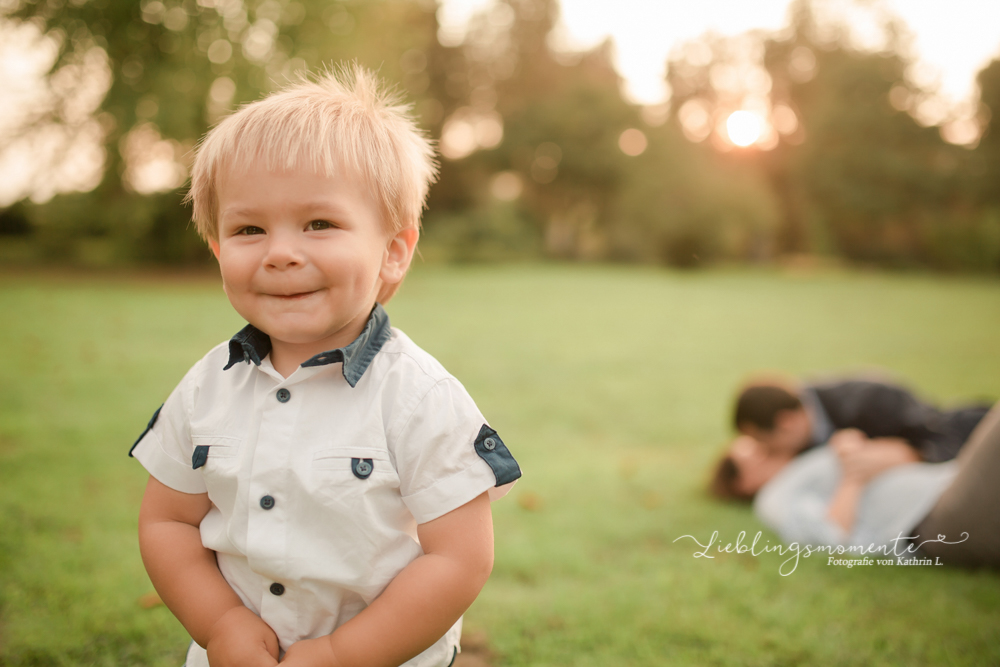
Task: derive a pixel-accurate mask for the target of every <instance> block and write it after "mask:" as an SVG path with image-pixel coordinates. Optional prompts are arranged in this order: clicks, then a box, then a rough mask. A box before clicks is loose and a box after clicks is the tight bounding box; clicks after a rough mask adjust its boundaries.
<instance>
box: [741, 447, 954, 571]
mask: <svg viewBox="0 0 1000 667" xmlns="http://www.w3.org/2000/svg"><path fill="white" fill-rule="evenodd" d="M957 472H958V469H957V468H956V464H955V462H954V461H949V462H947V463H907V464H904V465H900V466H896V467H894V468H891V469H890V470H887V471H885V472H884V473H882V474H881V475H878V476H877V477H875V478H874V479H872V480H871V481H870V482H869V483H868V484H867V485H866V486H865V489H864V492H863V493H862V495H861V498H860V500H859V503H858V509H857V514H856V518H855V521H854V526H853V527H852V529H851V530H850V532H848V531H845V530H844V529H843V528H841V527H840V525H839V524H837V523H835V522H833V521H831V520H830V519H829V518H828V516H827V515H828V513H829V509H830V502H831V501H832V500H833V495H834V492H835V491H836V489H837V485H838V483H839V482H840V476H841V471H840V461H839V460H838V459H837V455H836V453H834V451H833V450H832V449H831V448H830V447H829V446H821V447H816V448H815V449H812V450H810V451H807V452H805V453H804V454H801V455H799V456H797V457H796V458H795V459H794V460H792V461H791V463H789V464H788V465H787V466H785V467H784V468H783V469H782V470H781V472H779V473H778V474H777V475H775V476H774V477H773V478H772V479H771V481H769V482H768V483H767V484H766V485H764V488H763V489H761V490H760V492H759V493H758V494H757V498H756V499H755V500H754V503H753V509H754V513H755V514H756V515H757V517H758V518H759V519H760V520H761V521H762V522H764V523H765V524H766V525H767V526H768V527H769V528H771V529H772V530H773V531H774V532H776V533H778V535H779V536H780V537H781V539H782V541H784V542H786V543H792V542H798V543H799V544H802V545H805V544H810V545H814V546H819V545H823V546H844V547H850V546H854V547H864V548H867V547H869V546H872V547H873V548H876V549H877V548H879V547H883V548H885V549H886V551H883V552H881V553H885V554H887V555H888V554H892V553H893V547H894V546H896V543H895V542H893V540H895V539H896V538H897V537H899V536H902V537H904V538H905V537H909V536H912V535H913V532H912V531H913V528H914V527H916V525H917V524H919V523H920V521H921V520H922V519H923V518H924V517H925V516H927V513H928V512H930V510H931V509H932V508H933V507H934V504H935V503H937V500H938V498H939V497H940V496H941V494H942V493H944V490H945V489H946V488H948V485H949V484H950V483H951V481H952V479H954V477H955V474H956V473H957ZM905 548H906V543H905V542H903V541H902V540H899V546H898V548H897V550H896V553H897V554H901V553H902V552H903V550H904V549H905ZM910 555H912V554H910Z"/></svg>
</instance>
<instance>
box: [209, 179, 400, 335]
mask: <svg viewBox="0 0 1000 667" xmlns="http://www.w3.org/2000/svg"><path fill="white" fill-rule="evenodd" d="M218 202H219V238H218V241H217V242H215V243H212V244H211V245H212V249H213V251H214V252H215V254H216V257H218V260H219V266H220V268H221V272H222V279H223V283H224V285H225V290H226V294H227V295H228V296H229V300H230V301H231V302H232V304H233V307H234V308H236V310H237V312H239V314H240V315H242V316H243V317H244V318H245V319H246V320H247V321H248V322H250V323H251V324H253V325H254V326H255V327H257V328H258V329H260V330H262V331H264V332H265V333H267V334H268V335H269V336H270V337H271V343H272V345H281V344H290V345H296V346H304V348H311V349H313V350H314V353H315V352H320V351H323V350H328V349H334V348H337V347H342V346H344V345H347V344H348V343H350V342H351V341H352V340H353V339H354V338H355V337H356V336H357V335H358V334H359V333H360V331H361V329H362V328H363V327H364V324H365V322H366V321H367V318H368V314H369V312H370V311H371V308H372V306H373V305H374V303H375V298H376V295H377V294H378V290H379V288H380V286H381V285H382V283H383V281H385V282H390V283H392V282H398V281H399V280H401V279H402V277H403V275H404V274H405V271H406V268H407V266H408V265H409V259H410V257H411V256H412V251H413V247H412V246H413V245H414V244H415V243H416V237H415V234H416V230H411V232H412V234H414V236H413V238H412V243H409V245H408V247H406V246H407V243H406V242H405V241H404V242H402V243H401V242H400V240H399V236H400V235H399V234H397V235H393V234H390V233H387V232H385V231H384V225H383V223H382V219H381V215H380V214H379V211H378V208H377V207H376V206H375V204H374V203H373V202H372V201H371V200H370V199H369V197H368V196H367V194H366V190H365V188H363V187H362V186H360V184H359V183H358V179H356V178H354V177H353V176H352V175H350V174H347V173H346V170H341V173H340V174H338V175H337V176H336V177H328V176H325V175H322V174H317V173H315V172H313V171H312V170H308V169H293V170H288V171H283V172H271V171H268V170H266V169H265V168H264V167H263V166H259V165H258V166H254V167H251V168H250V170H249V171H247V172H246V173H243V172H239V173H236V174H232V175H223V177H222V178H220V182H219V183H218ZM405 231H406V230H404V232H405ZM402 233H403V232H401V233H400V234H402ZM403 255H405V256H403Z"/></svg>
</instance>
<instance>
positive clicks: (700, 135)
mask: <svg viewBox="0 0 1000 667" xmlns="http://www.w3.org/2000/svg"><path fill="white" fill-rule="evenodd" d="M869 4H870V3H869ZM816 6H817V2H816V1H815V0H814V1H809V0H797V2H795V3H793V5H792V8H791V14H790V25H789V27H788V29H786V30H783V31H781V32H780V33H775V34H761V33H756V34H751V35H743V36H738V37H731V38H724V37H718V36H711V35H708V36H705V37H704V38H702V39H700V40H697V41H695V42H692V43H690V44H687V45H684V46H683V47H682V48H678V49H675V51H674V52H673V55H672V56H671V58H670V61H669V63H668V68H667V71H668V74H667V83H668V84H669V87H670V89H671V91H672V96H671V100H670V106H669V109H667V108H643V107H640V106H637V105H635V104H631V103H629V102H628V101H627V100H625V99H624V98H623V96H622V93H621V90H622V81H621V79H620V77H619V76H618V74H617V73H616V72H615V69H614V67H613V65H612V49H613V45H612V44H610V43H605V44H602V45H600V46H598V47H596V48H593V49H591V50H589V51H585V52H579V53H561V52H556V51H553V50H552V49H551V48H550V47H549V41H548V37H549V34H550V32H551V31H552V29H553V27H554V25H555V22H556V20H557V17H558V4H557V2H556V0H497V1H496V2H495V3H494V4H493V5H492V6H491V7H489V8H487V9H486V10H484V11H483V12H482V13H481V14H480V15H478V16H477V17H476V18H474V19H473V21H472V23H471V24H470V27H469V31H468V34H467V35H466V37H465V39H464V41H461V42H460V43H453V42H452V41H451V40H448V39H440V38H439V30H440V26H439V24H438V20H437V5H436V3H435V2H433V1H432V0H370V1H367V2H360V1H357V0H334V1H331V0H322V1H321V0H260V1H258V2H254V1H253V0H142V1H141V2H138V3H136V2H133V1H131V0H44V1H37V0H32V1H28V0H22V1H21V2H19V3H16V2H15V3H7V4H0V12H4V14H0V21H2V22H3V24H5V25H6V26H8V27H11V26H22V27H24V26H27V27H30V28H31V29H32V30H34V31H36V32H37V34H38V35H44V36H46V37H45V39H47V40H48V41H47V42H46V44H48V45H50V48H51V49H52V51H53V53H54V55H53V57H52V67H51V70H50V72H49V73H48V75H47V76H46V78H45V83H46V86H47V88H46V90H47V97H45V100H46V101H45V102H44V103H38V104H36V107H34V108H32V109H31V110H30V113H24V114H23V116H24V117H23V118H22V119H21V121H20V124H19V125H18V126H17V128H16V129H15V130H12V131H8V132H7V133H6V134H4V133H2V132H0V153H2V152H3V151H7V150H15V149H20V150H28V151H29V152H30V151H32V150H34V151H35V153H34V154H35V155H37V160H38V161H39V164H40V165H41V167H40V168H39V173H40V174H42V177H43V178H45V175H46V174H55V173H58V172H59V169H60V168H61V169H63V171H65V169H66V168H65V166H63V167H60V166H59V161H60V160H62V161H63V163H65V161H66V159H67V158H66V155H67V151H68V150H69V149H64V150H62V151H60V150H49V151H48V152H46V151H43V150H41V148H38V149H37V150H35V149H34V148H33V147H34V146H36V145H37V146H46V145H49V146H51V145H53V144H52V140H51V137H52V136H53V129H52V128H61V132H62V134H61V135H59V136H61V137H63V138H64V143H65V144H66V145H67V146H68V145H69V144H70V143H71V142H72V140H74V139H75V138H78V137H84V138H86V136H91V137H97V139H93V140H92V143H94V144H95V145H96V146H98V148H99V149H100V150H101V152H102V155H103V169H102V170H99V171H98V172H97V173H95V175H94V176H93V180H94V183H91V184H89V185H87V186H86V187H89V188H90V189H88V190H87V191H85V192H66V193H61V194H58V195H56V196H54V197H51V198H48V199H46V198H45V197H42V199H44V201H42V202H41V203H37V202H35V201H32V200H31V199H29V198H27V196H28V195H29V194H31V192H29V191H26V192H25V193H24V197H25V198H23V199H21V200H20V201H17V202H16V203H12V204H11V205H9V206H8V207H7V208H5V209H3V210H2V211H0V257H2V258H3V260H4V261H6V262H12V261H21V262H53V261H57V262H70V263H84V264H86V263H91V264H108V263H132V264H135V263H149V262H156V263H165V264H199V263H205V262H208V261H209V260H210V255H209V254H208V253H207V251H206V250H205V248H204V246H203V244H202V243H201V242H200V241H199V240H198V239H197V237H196V235H195V233H194V231H193V228H192V226H191V225H190V224H189V219H190V210H189V209H188V208H186V207H184V206H183V205H182V204H181V199H182V197H183V192H184V178H185V172H184V168H185V161H186V160H188V159H189V156H190V150H191V148H192V147H193V146H194V145H195V142H196V141H197V140H198V138H199V137H200V136H201V135H202V134H203V133H204V132H205V131H206V130H207V129H208V128H209V127H210V126H211V124H212V123H214V122H215V121H217V120H218V119H219V118H220V117H221V116H222V115H224V114H225V113H227V112H228V111H229V110H231V109H233V108H235V107H236V106H238V105H239V104H241V103H244V102H247V101H251V100H254V99H258V98H259V97H260V96H261V95H263V94H264V93H266V92H267V91H269V90H272V89H274V88H276V87H278V86H280V85H282V84H283V83H285V82H286V81H288V80H290V79H293V78H294V77H296V76H298V75H299V74H300V73H301V72H302V71H307V70H309V71H316V70H318V69H321V68H323V67H324V66H329V64H331V63H336V62H342V61H346V60H354V61H357V62H359V63H361V64H362V65H365V66H368V67H370V68H373V69H376V70H378V71H379V73H380V74H381V75H382V76H383V77H384V78H385V79H387V80H388V81H390V82H398V84H399V86H400V89H401V91H402V92H403V93H404V95H405V96H406V98H407V99H408V100H410V101H411V102H412V103H413V105H414V109H415V112H416V114H417V115H418V117H419V119H420V121H421V124H422V125H423V126H424V127H425V128H426V129H427V130H428V132H429V134H430V135H431V136H432V137H434V138H435V139H437V140H438V141H439V145H440V148H441V152H442V153H443V156H444V157H443V159H442V170H441V178H440V181H439V182H438V183H437V184H436V185H435V186H434V187H433V188H432V190H431V194H430V200H429V202H428V211H427V214H426V216H425V219H424V241H423V242H422V243H423V254H424V256H425V257H427V258H428V259H432V260H433V259H441V260H446V261H501V260H508V259H523V258H534V257H554V258H562V259H570V260H603V261H622V262H652V263H657V262H658V263H666V264H670V265H675V266H697V265H700V264H705V263H713V262H767V261H772V260H775V259H777V258H781V257H784V256H789V255H819V256H829V257H836V258H843V259H845V260H848V261H853V262H861V263H865V264H877V265H883V266H892V267H931V268H938V269H948V270H954V269H957V270H972V271H990V272H995V271H997V270H1000V188H998V186H997V174H998V173H1000V171H998V168H1000V131H998V129H997V123H998V122H1000V60H998V61H994V62H992V63H991V64H989V65H988V66H987V67H986V68H984V69H983V70H982V71H981V72H980V73H979V75H978V78H977V83H978V85H979V89H980V103H979V104H980V106H979V109H978V111H977V114H976V115H975V118H974V119H973V120H972V121H970V122H974V123H976V124H977V125H978V126H977V127H976V130H977V134H978V135H979V139H978V142H976V143H975V145H974V146H971V147H970V146H958V145H954V144H952V143H949V142H947V141H945V140H944V139H943V138H942V136H941V132H940V131H939V128H938V127H935V126H933V125H927V124H926V123H921V122H918V120H917V117H919V114H917V113H915V109H916V108H917V106H918V105H920V104H923V103H925V101H926V99H928V96H929V95H930V92H929V91H925V90H922V89H921V88H920V87H919V86H917V85H916V84H914V83H913V82H912V81H911V80H910V78H908V76H907V71H908V67H909V66H910V64H911V63H910V61H909V59H908V57H907V56H906V55H905V48H904V46H905V34H904V32H903V31H902V30H901V29H900V28H899V26H898V25H897V24H895V23H892V21H891V20H887V22H886V24H885V25H884V26H883V27H884V30H885V36H886V39H885V43H884V44H883V45H881V46H880V47H879V48H870V47H867V48H861V47H859V46H857V45H855V44H854V43H853V42H852V39H851V35H850V31H849V29H848V26H843V25H840V26H838V25H831V24H830V23H829V22H826V23H824V21H823V20H822V18H821V15H820V13H819V12H817V11H816ZM7 34H9V33H7ZM95 91H96V92H95ZM104 91H106V92H104ZM748 100H750V103H751V104H757V105H759V107H760V109H761V114H762V115H763V116H765V117H767V118H768V119H769V125H768V127H767V129H766V131H767V132H768V133H769V134H768V136H767V137H765V140H763V141H758V142H757V143H756V144H754V145H751V146H749V147H747V148H740V147H738V146H734V145H732V142H727V141H726V138H725V132H724V124H725V121H726V117H727V115H728V114H729V113H730V112H731V111H734V110H736V109H738V108H740V106H741V105H742V106H746V105H747V103H748V102H747V101H748ZM88 104H89V105H90V106H89V107H88V106H87V105H88ZM81 110H82V111H81ZM991 112H992V113H991ZM88 132H89V133H90V135H87V133H88ZM47 137H48V139H46V138H47ZM46 140H48V141H49V143H48V144H46V143H45V141H46ZM973 140H975V137H973ZM32 142H35V143H32ZM25 147H27V148H25ZM46 160H48V161H49V162H51V164H49V163H48V162H46ZM36 166H37V165H36ZM48 185H49V187H50V189H51V187H54V186H52V185H51V184H48ZM43 190H44V188H43ZM36 199H38V197H37V196H36Z"/></svg>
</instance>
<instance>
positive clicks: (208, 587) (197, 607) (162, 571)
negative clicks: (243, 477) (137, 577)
mask: <svg viewBox="0 0 1000 667" xmlns="http://www.w3.org/2000/svg"><path fill="white" fill-rule="evenodd" d="M210 508H211V502H210V501H209V499H208V494H207V493H199V494H188V493H181V492H180V491H175V490H174V489H171V488H170V487H168V486H165V485H164V484H162V483H160V482H159V481H157V480H156V478H154V477H150V478H149V482H148V483H147V484H146V493H145V495H144V496H143V498H142V509H141V510H140V511H139V550H140V551H141V553H142V562H143V564H144V565H145V566H146V572H148V573H149V578H150V580H152V582H153V586H154V587H155V588H156V591H157V593H159V594H160V597H161V598H162V599H163V602H164V603H165V604H166V605H167V607H168V608H169V609H170V611H171V612H173V614H174V616H176V617H177V619H178V620H179V621H180V622H181V624H182V625H183V626H184V627H185V629H187V631H188V633H189V634H190V635H191V637H192V638H193V639H194V640H195V641H196V642H197V643H198V644H199V645H200V646H203V647H205V648H206V649H208V652H209V660H210V661H211V663H212V666H213V667H218V666H223V667H224V666H226V665H239V666H246V667H258V666H260V667H268V666H273V665H276V664H277V661H278V638H277V637H276V636H275V634H274V632H273V631H272V630H271V628H270V627H269V626H268V625H267V624H266V623H265V622H264V621H262V620H261V619H260V618H259V617H258V616H257V615H256V614H254V613H253V612H252V611H250V610H249V609H247V608H246V607H245V606H243V602H242V601H241V600H240V598H239V596H237V595H236V593H235V591H233V589H232V588H231V587H230V586H229V584H228V583H227V582H226V580H225V578H223V576H222V573H221V572H219V566H218V564H217V563H216V561H215V552H214V551H212V550H211V549H206V548H205V547H203V546H202V544H201V534H200V533H199V531H198V525H199V524H200V523H201V520H202V519H203V518H204V517H205V515H206V514H207V513H208V510H209V509H210Z"/></svg>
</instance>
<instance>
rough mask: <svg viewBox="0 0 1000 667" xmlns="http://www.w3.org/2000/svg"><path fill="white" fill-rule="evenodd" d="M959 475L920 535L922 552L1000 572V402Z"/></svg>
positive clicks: (973, 440) (972, 442)
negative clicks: (999, 570)
mask: <svg viewBox="0 0 1000 667" xmlns="http://www.w3.org/2000/svg"><path fill="white" fill-rule="evenodd" d="M956 462H957V464H958V468H959V470H958V474H957V475H956V476H955V480H954V481H953V482H952V483H951V485H950V486H949V487H948V488H947V489H946V490H945V492H944V494H942V496H941V498H940V499H939V500H938V502H937V504H936V505H935V506H934V509H932V510H931V511H930V513H929V514H928V515H927V516H926V517H924V520H923V521H921V522H920V524H919V525H918V526H917V528H916V530H915V532H916V534H917V535H918V536H919V537H918V538H917V539H916V540H915V542H916V543H917V544H920V543H921V542H923V541H924V540H937V539H938V536H944V541H947V542H958V541H959V540H962V538H963V533H968V539H966V540H965V541H963V542H961V544H944V543H943V542H926V543H924V544H923V546H922V547H921V552H922V553H923V554H925V555H926V556H928V557H930V558H940V559H941V562H942V563H946V564H948V565H963V566H967V567H993V568H1000V403H997V404H996V405H994V406H993V409H992V410H990V411H989V413H988V414H987V415H986V416H985V417H984V418H983V420H982V421H981V422H979V425H978V426H976V428H975V430H974V431H973V432H972V435H971V436H969V440H968V442H967V443H966V444H965V446H964V447H962V450H961V451H960V452H959V454H958V457H957V458H956Z"/></svg>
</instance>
